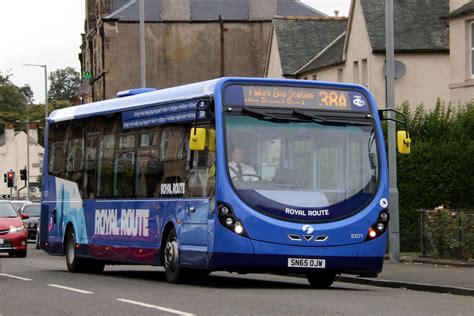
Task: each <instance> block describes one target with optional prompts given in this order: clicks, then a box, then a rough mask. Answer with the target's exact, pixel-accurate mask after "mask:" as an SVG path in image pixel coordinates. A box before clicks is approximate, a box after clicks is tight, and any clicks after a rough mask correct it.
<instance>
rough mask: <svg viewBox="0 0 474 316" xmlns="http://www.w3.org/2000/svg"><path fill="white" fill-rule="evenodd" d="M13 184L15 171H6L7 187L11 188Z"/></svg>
mask: <svg viewBox="0 0 474 316" xmlns="http://www.w3.org/2000/svg"><path fill="white" fill-rule="evenodd" d="M14 186H15V171H8V172H7V187H9V188H13V187H14Z"/></svg>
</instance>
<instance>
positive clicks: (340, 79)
mask: <svg viewBox="0 0 474 316" xmlns="http://www.w3.org/2000/svg"><path fill="white" fill-rule="evenodd" d="M343 81H344V71H343V69H342V68H339V69H338V70H337V82H343Z"/></svg>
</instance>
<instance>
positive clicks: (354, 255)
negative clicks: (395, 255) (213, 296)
mask: <svg viewBox="0 0 474 316" xmlns="http://www.w3.org/2000/svg"><path fill="white" fill-rule="evenodd" d="M251 244H252V246H253V253H249V252H241V253H236V252H214V253H213V254H212V256H211V258H210V261H209V268H210V270H214V271H217V270H225V271H235V272H249V273H250V272H281V273H304V272H308V271H309V270H313V271H314V270H315V268H311V269H309V268H296V267H289V260H290V259H314V260H324V267H319V268H320V269H325V270H330V271H334V272H336V273H350V274H364V275H376V274H378V273H380V272H381V271H382V267H383V257H384V251H385V244H386V234H384V235H382V236H380V237H379V238H377V239H375V240H371V241H367V242H363V243H358V244H351V245H343V246H330V247H300V246H288V245H281V244H274V243H268V242H262V241H257V240H251Z"/></svg>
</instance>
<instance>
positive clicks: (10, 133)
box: [4, 123, 15, 145]
mask: <svg viewBox="0 0 474 316" xmlns="http://www.w3.org/2000/svg"><path fill="white" fill-rule="evenodd" d="M4 137H5V144H7V145H8V144H13V143H14V142H15V129H14V127H13V124H11V123H6V124H5V136H4Z"/></svg>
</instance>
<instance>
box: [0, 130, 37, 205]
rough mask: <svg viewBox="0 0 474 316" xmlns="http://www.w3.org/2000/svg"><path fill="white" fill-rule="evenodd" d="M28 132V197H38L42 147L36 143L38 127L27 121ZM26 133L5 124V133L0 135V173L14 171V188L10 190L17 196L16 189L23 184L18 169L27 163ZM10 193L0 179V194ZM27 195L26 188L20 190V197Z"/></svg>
mask: <svg viewBox="0 0 474 316" xmlns="http://www.w3.org/2000/svg"><path fill="white" fill-rule="evenodd" d="M29 124H30V125H29V134H30V148H29V154H30V168H29V170H30V173H29V181H30V197H32V198H39V197H40V189H41V188H40V187H39V183H38V177H39V176H40V175H41V171H42V168H43V156H44V148H43V146H41V145H39V144H38V129H37V126H36V124H35V123H29ZM27 151H28V149H27V135H26V133H25V132H24V131H20V132H15V130H14V127H13V125H12V124H6V125H5V133H4V134H3V136H2V137H0V174H1V175H2V176H3V174H4V173H6V172H7V171H10V170H13V171H15V178H16V188H14V189H13V190H12V193H13V197H14V198H16V197H17V189H19V188H21V187H23V186H24V182H23V181H22V180H20V170H21V169H23V168H25V166H26V165H27ZM4 194H10V188H8V187H7V184H6V183H5V182H3V180H2V181H0V196H1V195H4ZM26 196H27V191H26V188H25V189H24V190H22V191H20V197H21V198H24V197H26Z"/></svg>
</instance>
